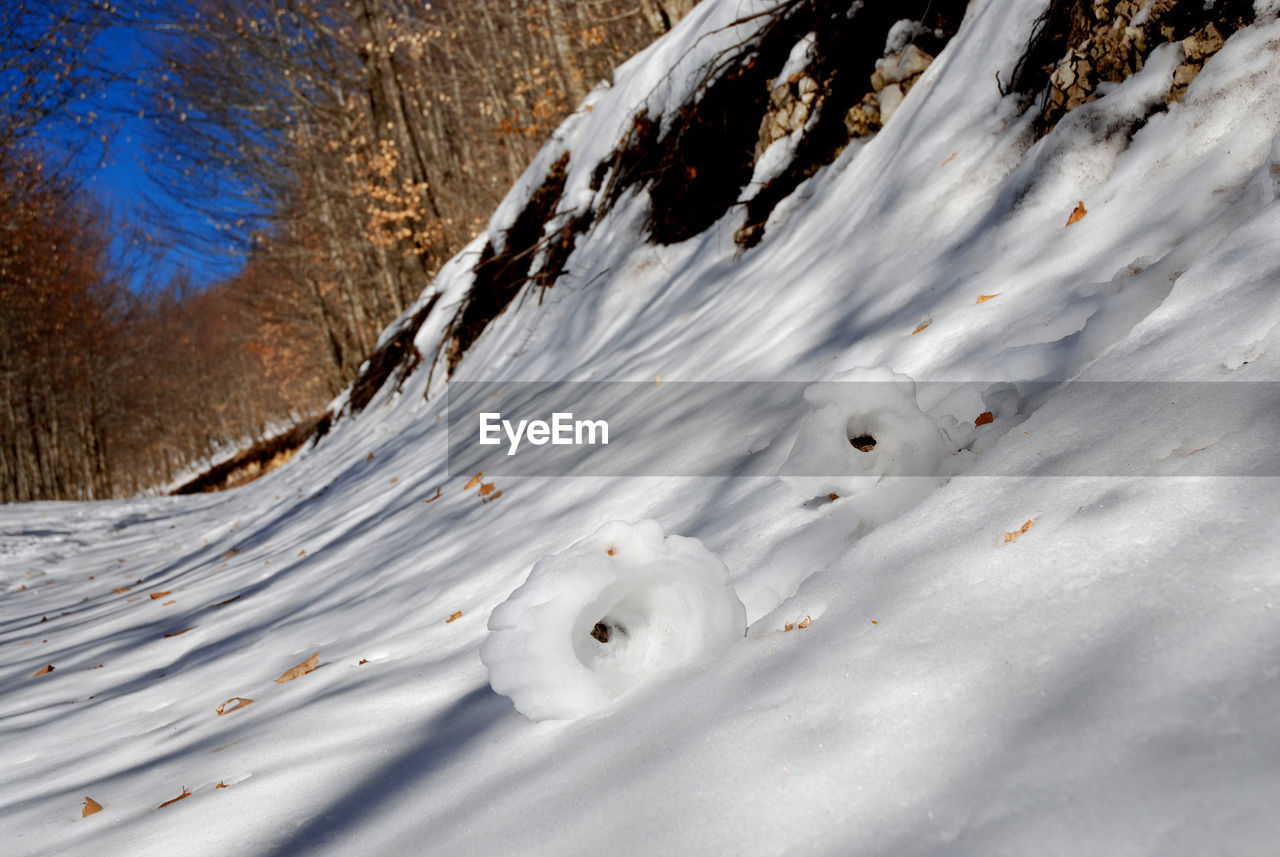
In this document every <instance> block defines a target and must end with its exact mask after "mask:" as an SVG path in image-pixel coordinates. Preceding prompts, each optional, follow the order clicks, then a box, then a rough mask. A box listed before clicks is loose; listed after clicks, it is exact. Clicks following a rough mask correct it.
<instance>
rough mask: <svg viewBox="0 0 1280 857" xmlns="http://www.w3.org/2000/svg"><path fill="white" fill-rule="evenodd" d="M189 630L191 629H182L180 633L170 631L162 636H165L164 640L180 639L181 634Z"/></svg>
mask: <svg viewBox="0 0 1280 857" xmlns="http://www.w3.org/2000/svg"><path fill="white" fill-rule="evenodd" d="M190 630H191V628H183V629H182V630H181V631H170V632H169V633H168V634H165V635H164V636H165V639H168V638H169V637H181V636H182V635H183V634H185V633H187V632H188V631H190Z"/></svg>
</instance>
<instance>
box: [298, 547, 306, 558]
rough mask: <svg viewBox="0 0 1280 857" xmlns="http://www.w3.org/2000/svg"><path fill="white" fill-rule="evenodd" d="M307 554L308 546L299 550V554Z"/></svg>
mask: <svg viewBox="0 0 1280 857" xmlns="http://www.w3.org/2000/svg"><path fill="white" fill-rule="evenodd" d="M306 555H307V549H306V548H303V549H302V550H300V551H298V556H306Z"/></svg>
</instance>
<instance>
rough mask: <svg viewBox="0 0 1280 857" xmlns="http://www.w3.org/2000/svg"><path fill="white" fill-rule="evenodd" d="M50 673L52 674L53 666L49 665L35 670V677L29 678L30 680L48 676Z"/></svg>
mask: <svg viewBox="0 0 1280 857" xmlns="http://www.w3.org/2000/svg"><path fill="white" fill-rule="evenodd" d="M51 672H53V664H49V665H48V666H46V667H41V668H40V669H39V670H37V671H36V673H35V675H33V676H31V677H32V678H36V677H38V676H42V675H48V674H49V673H51Z"/></svg>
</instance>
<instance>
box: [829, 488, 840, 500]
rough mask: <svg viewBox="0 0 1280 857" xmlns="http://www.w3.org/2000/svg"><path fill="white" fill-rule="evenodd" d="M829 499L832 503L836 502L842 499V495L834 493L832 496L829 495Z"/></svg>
mask: <svg viewBox="0 0 1280 857" xmlns="http://www.w3.org/2000/svg"><path fill="white" fill-rule="evenodd" d="M827 499H828V500H831V501H832V502H835V501H836V500H839V499H840V495H839V494H837V493H836V492H834V491H832V492H831V493H830V494H828V495H827Z"/></svg>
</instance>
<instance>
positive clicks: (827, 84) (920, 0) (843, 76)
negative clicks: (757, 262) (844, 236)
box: [735, 0, 967, 248]
mask: <svg viewBox="0 0 1280 857" xmlns="http://www.w3.org/2000/svg"><path fill="white" fill-rule="evenodd" d="M966 5H967V4H966V3H965V2H963V0H944V2H929V0H911V2H906V3H891V2H885V0H880V2H875V0H869V2H865V3H863V4H862V5H861V7H860V8H859V9H858V10H857V11H856V12H855V13H854V14H853V16H852V17H850V16H848V15H847V14H846V11H847V10H848V6H849V4H848V3H843V4H842V3H840V2H835V0H812V2H809V1H808V0H806V2H799V0H797V2H792V3H788V4H786V7H787V8H790V9H792V10H793V13H792V18H788V19H786V27H785V30H781V31H780V32H785V33H786V34H787V38H789V39H790V40H791V44H794V43H795V40H796V39H795V36H793V35H792V34H796V35H803V34H804V33H806V32H813V33H814V34H815V36H816V40H815V44H814V54H813V61H812V63H811V64H810V65H809V67H808V68H807V69H806V73H807V74H808V75H809V76H810V77H812V78H813V79H814V80H815V81H817V83H818V100H817V102H816V104H817V105H818V107H817V110H818V115H817V119H816V121H814V122H813V124H812V126H811V127H809V129H808V130H807V131H806V132H805V134H804V136H803V137H802V138H801V139H800V142H799V144H798V145H797V146H796V152H795V155H794V157H793V158H792V159H791V163H790V164H789V165H788V167H787V169H786V170H784V171H783V172H782V174H781V175H779V176H777V177H776V178H774V179H772V180H771V181H770V182H769V183H768V184H766V185H765V186H764V187H763V188H761V189H760V191H759V192H758V193H756V195H755V196H754V197H752V199H751V200H750V201H749V202H748V203H747V217H746V224H745V225H744V226H743V228H742V229H740V230H739V232H738V235H737V236H736V239H735V240H737V241H738V242H739V243H740V244H742V245H743V246H744V247H747V248H750V247H754V246H755V245H756V244H758V243H760V240H761V239H762V238H763V237H764V224H765V222H766V221H767V220H768V219H769V215H770V214H771V213H772V212H773V209H774V208H775V207H776V206H777V204H778V203H779V202H781V201H782V200H784V199H786V198H787V197H788V196H790V195H791V194H792V193H793V192H794V191H795V190H796V188H798V187H799V186H800V184H801V183H803V182H804V181H805V180H806V179H808V178H809V177H810V176H812V175H813V174H814V173H816V172H817V171H818V170H820V169H822V168H823V167H825V166H827V165H828V164H830V163H832V162H833V161H835V159H836V158H837V157H838V156H839V154H840V153H841V152H843V151H844V149H845V147H846V146H847V145H848V144H849V141H850V130H849V128H848V127H847V126H846V124H845V117H846V115H847V114H848V112H849V110H850V109H851V108H853V107H854V106H855V105H858V104H860V103H862V102H863V101H864V100H866V99H867V97H868V96H874V93H873V92H872V85H871V75H872V74H873V73H874V72H875V70H876V60H878V59H880V57H881V55H882V54H883V53H884V45H885V39H886V37H887V35H888V33H889V28H890V27H892V26H893V25H894V23H896V22H897V21H899V20H902V19H904V18H905V19H909V20H912V21H920V22H922V23H923V24H924V25H925V27H926V28H927V29H928V30H930V31H931V32H930V33H928V34H924V35H921V36H917V37H916V39H915V41H914V42H913V43H914V44H916V45H917V46H919V47H920V48H921V49H923V50H925V51H926V52H927V53H929V54H930V55H932V56H937V54H938V53H939V52H940V51H941V50H942V48H943V47H944V46H945V45H946V43H947V42H948V41H949V40H950V39H951V36H953V35H954V34H955V32H956V30H957V29H958V28H959V26H960V21H961V19H962V18H963V17H964V10H965V7H966ZM780 23H781V22H780ZM780 23H779V24H775V25H774V26H780ZM933 31H940V32H941V34H942V35H941V36H940V37H939V36H936V35H934V34H933ZM765 96H766V98H767V96H768V91H767V88H766V91H765ZM758 126H759V117H757V121H756V127H758ZM876 127H878V124H877V126H876ZM754 130H755V129H754V128H753V129H752V131H753V134H752V136H751V141H752V142H753V143H754V141H755V137H754ZM868 130H874V129H868ZM749 176H750V173H749V172H748V177H749Z"/></svg>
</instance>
